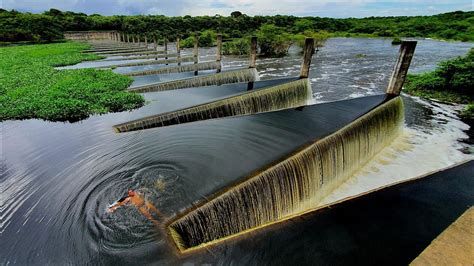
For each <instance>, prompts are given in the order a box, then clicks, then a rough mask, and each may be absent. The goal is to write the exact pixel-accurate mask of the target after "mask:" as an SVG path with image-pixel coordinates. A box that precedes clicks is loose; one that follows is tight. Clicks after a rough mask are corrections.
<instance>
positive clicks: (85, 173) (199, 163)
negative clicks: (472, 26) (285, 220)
mask: <svg viewBox="0 0 474 266" xmlns="http://www.w3.org/2000/svg"><path fill="white" fill-rule="evenodd" d="M171 47H172V46H171ZM470 47H472V44H469V43H451V42H438V41H432V40H422V41H420V42H419V44H418V46H417V49H416V52H415V57H414V59H413V63H412V67H411V71H412V72H421V71H426V70H430V69H433V68H434V67H435V66H436V64H437V63H438V62H439V61H440V60H444V59H448V58H451V57H454V56H458V55H463V54H465V53H466V52H467V51H468V49H469V48H470ZM397 51H398V47H396V46H391V44H390V40H383V39H330V40H329V41H328V42H327V44H326V47H324V48H322V49H321V51H320V52H319V53H318V54H317V55H316V56H315V58H313V64H314V65H313V67H312V70H311V76H310V79H311V81H312V87H313V96H314V101H315V102H325V101H333V100H340V99H347V98H355V97H359V96H366V95H372V94H377V93H381V92H383V91H384V90H385V88H386V86H387V84H388V78H389V75H390V73H391V70H392V66H393V64H394V62H395V58H396V54H397ZM189 52H190V50H189ZM200 54H201V60H202V61H205V60H213V59H215V52H214V49H202V51H200ZM359 54H363V55H365V56H362V55H359ZM223 63H224V69H229V68H236V67H242V66H246V65H247V64H248V62H247V58H235V57H224V61H223ZM300 63H301V55H299V54H298V51H297V49H294V50H292V54H291V55H290V56H288V57H285V58H278V59H260V60H259V61H258V65H257V68H258V70H259V72H260V74H261V78H262V79H270V78H275V77H288V76H294V75H297V74H298V73H299V66H300ZM134 70H140V69H134ZM210 90H212V88H208V89H204V90H201V91H196V90H186V89H185V90H179V92H178V91H176V92H173V94H171V93H168V94H166V95H167V96H164V95H165V94H163V93H164V92H161V93H150V94H146V98H147V101H148V102H149V104H148V105H146V106H145V107H143V108H141V109H139V110H135V111H132V112H122V113H116V114H107V115H102V116H94V117H91V118H89V119H87V120H84V121H82V122H78V123H74V124H69V123H52V122H44V121H39V120H26V121H7V122H3V123H2V134H1V138H2V140H1V145H2V147H1V149H0V151H1V153H2V154H1V164H0V171H1V177H0V210H1V213H0V234H1V235H0V250H2V252H1V253H0V263H8V262H10V263H15V262H16V263H19V264H25V263H30V264H45V263H56V264H66V263H75V264H85V263H118V264H125V263H140V264H144V263H156V264H160V263H161V264H170V263H179V264H182V263H186V262H197V263H213V264H228V263H231V262H233V263H236V264H241V263H244V262H253V263H258V262H264V261H259V260H260V259H263V258H265V257H268V256H272V255H269V254H273V256H279V255H280V254H282V253H281V252H282V250H281V249H278V248H272V247H277V246H278V247H284V246H288V245H291V243H285V242H284V241H285V239H273V240H272V241H275V243H273V244H271V243H269V244H268V245H266V246H265V248H260V247H259V246H258V245H256V246H251V247H248V248H242V247H238V246H236V245H234V244H233V242H229V243H225V244H223V245H221V246H219V247H215V248H212V249H211V250H210V251H209V252H199V253H195V254H191V255H187V256H184V257H182V256H178V254H177V253H176V249H175V248H174V246H173V244H172V243H171V241H170V239H169V238H168V237H167V236H166V234H165V231H164V230H162V229H156V228H155V227H154V226H153V224H152V223H151V222H148V221H147V220H146V218H144V217H143V216H141V215H140V214H138V212H137V211H136V210H135V209H134V208H133V207H124V208H122V209H120V210H118V211H117V212H116V213H115V214H114V215H104V212H105V209H106V207H107V206H108V204H110V203H112V202H114V201H115V200H117V199H119V198H120V197H122V196H123V195H124V194H125V192H126V190H127V189H128V188H135V189H140V190H141V191H142V193H143V194H145V195H146V196H147V197H148V198H150V200H152V201H153V203H154V204H155V205H156V206H157V207H158V209H160V211H161V212H162V213H164V215H165V216H168V217H170V216H173V215H174V214H176V213H178V212H180V211H182V210H184V209H186V208H188V207H190V206H192V204H193V203H194V202H196V201H198V200H203V199H205V198H206V197H207V196H209V194H211V193H212V192H213V191H216V190H218V189H221V188H223V187H225V186H226V185H228V184H230V183H232V182H235V181H236V179H239V178H242V177H241V176H239V175H238V173H241V172H244V171H245V169H254V168H257V167H258V166H259V165H265V164H268V163H270V162H271V161H272V160H275V159H276V158H275V157H274V154H279V153H284V152H289V151H286V150H285V147H286V146H288V145H290V144H292V145H294V142H295V141H297V140H298V139H301V138H302V137H303V135H301V134H299V133H298V132H291V131H290V130H288V129H285V128H280V129H278V121H267V122H266V123H264V124H261V123H260V124H256V123H255V122H252V121H246V120H238V121H240V122H236V121H237V120H227V122H225V121H224V120H222V121H205V122H202V123H201V122H200V123H191V124H189V125H186V130H182V127H180V126H178V127H169V128H162V129H151V130H145V131H139V132H133V133H126V134H115V133H114V132H113V130H112V126H113V125H114V124H118V123H121V122H125V121H129V120H132V119H137V118H140V117H144V116H146V115H151V114H154V113H156V111H157V110H163V109H165V110H171V109H174V108H181V107H184V106H187V105H190V104H198V103H202V102H204V101H206V99H207V96H208V95H207V94H206V93H204V96H203V95H201V92H203V91H210ZM213 94H214V93H209V95H213ZM170 99H179V100H174V101H170ZM404 101H405V106H406V128H405V130H404V133H403V135H402V136H401V137H400V138H399V139H398V140H396V141H395V142H396V143H395V145H393V147H389V148H387V149H385V150H384V151H382V153H381V154H380V155H379V156H377V158H376V159H375V160H374V161H373V162H371V163H369V165H367V166H366V167H365V168H364V169H363V170H362V171H360V172H359V173H358V174H356V176H354V178H352V179H350V180H349V181H348V182H347V183H345V184H343V185H342V186H341V188H340V189H337V190H336V191H335V192H334V193H333V194H332V195H330V196H329V197H328V198H327V199H325V202H326V203H327V202H331V201H332V200H337V199H340V198H344V197H346V196H348V195H352V194H354V193H359V192H361V191H365V190H367V189H371V188H373V187H376V186H380V185H386V184H388V183H390V182H396V181H397V180H400V179H405V178H410V177H412V176H415V175H418V174H420V173H425V172H426V171H431V170H434V169H438V168H441V167H444V166H447V165H449V164H452V163H454V162H458V161H461V160H465V159H467V158H472V156H471V155H466V154H463V153H462V152H461V151H460V150H461V149H463V148H464V144H463V143H461V142H459V140H460V139H462V138H465V137H467V136H466V135H465V134H464V133H463V130H467V128H468V126H467V125H465V124H464V123H462V122H461V121H459V120H458V119H457V117H456V116H455V113H454V111H453V107H451V106H448V105H442V104H436V103H429V102H426V101H423V100H420V99H417V98H412V97H408V96H406V97H404ZM163 106H164V107H163ZM167 108H169V109H167ZM257 128H258V129H259V130H258V131H257V130H256V129H257ZM265 128H266V129H267V130H265ZM272 129H278V134H277V132H276V131H274V130H272ZM289 139H292V140H293V141H291V142H288V140H289ZM234 140H235V142H233V141H234ZM222 143H233V144H231V145H228V146H226V147H222ZM216 151H219V153H218V154H216ZM252 158H259V159H258V160H252ZM394 158H396V160H394ZM230 159H232V160H230ZM390 161H392V162H390ZM210 168H212V169H213V171H210V170H209V169H210ZM157 183H158V184H164V189H163V186H161V185H160V186H157V185H156V184H157ZM160 188H161V189H160ZM323 203H324V202H323ZM160 221H162V220H160ZM280 230H285V226H281V227H280ZM286 234H287V235H288V236H291V234H292V232H291V230H286ZM252 237H255V238H256V239H257V240H258V234H257V235H254V236H252ZM303 240H304V239H303ZM304 241H305V243H306V244H305V245H308V247H307V248H311V247H310V245H311V241H310V240H309V239H306V240H304ZM283 243H284V244H283ZM236 254H238V255H236ZM284 254H285V256H289V257H287V259H288V260H290V259H291V257H292V256H293V258H294V260H297V259H298V256H299V254H298V253H297V252H294V253H284ZM231 255H232V256H231Z"/></svg>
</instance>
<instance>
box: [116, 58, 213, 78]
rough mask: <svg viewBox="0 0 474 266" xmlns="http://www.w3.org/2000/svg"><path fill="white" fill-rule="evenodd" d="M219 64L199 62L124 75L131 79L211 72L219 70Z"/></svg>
mask: <svg viewBox="0 0 474 266" xmlns="http://www.w3.org/2000/svg"><path fill="white" fill-rule="evenodd" d="M120 60H122V59H120ZM220 64H221V63H220V62H216V61H210V62H201V63H197V64H186V65H181V66H170V67H163V68H159V69H151V70H143V71H134V72H129V73H125V75H126V76H130V77H133V76H146V75H155V74H168V73H179V72H191V71H202V70H212V69H217V68H219V66H220Z"/></svg>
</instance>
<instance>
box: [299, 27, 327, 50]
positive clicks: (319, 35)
mask: <svg viewBox="0 0 474 266" xmlns="http://www.w3.org/2000/svg"><path fill="white" fill-rule="evenodd" d="M330 36H331V35H330V33H329V32H327V31H324V30H322V31H318V32H314V31H312V30H306V31H304V32H303V34H297V35H295V39H296V43H297V44H298V46H299V47H301V48H303V47H304V43H305V39H306V38H313V39H314V49H315V50H316V51H318V50H319V48H321V47H323V46H324V43H326V40H327V39H329V37H330Z"/></svg>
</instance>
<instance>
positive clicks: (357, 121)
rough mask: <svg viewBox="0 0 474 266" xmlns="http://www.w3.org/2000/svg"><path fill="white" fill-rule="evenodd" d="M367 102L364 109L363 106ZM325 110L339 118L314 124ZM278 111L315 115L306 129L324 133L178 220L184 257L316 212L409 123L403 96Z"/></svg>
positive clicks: (174, 229)
mask: <svg viewBox="0 0 474 266" xmlns="http://www.w3.org/2000/svg"><path fill="white" fill-rule="evenodd" d="M361 104H362V105H363V106H364V108H360V107H361ZM342 106H344V107H342ZM339 108H341V109H339ZM321 111H322V112H324V113H326V112H328V111H332V112H334V113H335V114H336V117H334V116H332V118H333V119H332V120H331V122H330V123H329V124H325V123H321V122H318V121H314V120H315V118H316V117H318V118H322V117H324V115H325V114H321V113H320V112H321ZM279 112H282V113H288V112H300V116H299V118H300V119H307V118H308V116H310V117H312V119H311V120H312V121H311V122H310V120H307V123H308V124H309V123H315V124H318V125H319V127H320V129H319V130H316V131H311V132H307V134H308V135H310V136H311V138H309V139H312V141H310V142H309V144H307V145H304V146H301V147H298V148H296V149H295V150H294V151H293V152H292V153H291V154H289V155H288V156H285V157H283V158H281V159H280V160H278V161H276V162H275V163H272V164H270V165H268V166H267V167H265V168H264V169H260V170H258V171H256V170H253V171H252V172H255V173H256V174H253V175H250V176H248V177H247V178H244V180H243V181H241V182H240V183H238V184H236V185H234V186H231V187H229V188H228V189H225V190H224V191H221V192H219V193H217V194H216V195H215V196H213V197H211V198H212V199H211V200H209V201H207V202H203V203H201V204H198V207H196V208H193V209H191V210H189V211H187V212H185V213H184V214H182V215H179V216H178V217H177V218H175V219H173V220H172V221H171V222H170V224H169V225H168V230H169V234H170V236H171V237H172V239H173V240H174V241H175V243H176V246H177V248H178V249H179V250H180V251H181V252H189V251H191V250H195V249H199V248H202V247H205V246H207V245H210V244H215V243H218V242H220V241H223V240H226V239H229V238H233V237H235V236H238V235H241V234H243V233H248V232H250V231H253V230H255V229H258V228H262V227H265V226H267V225H270V224H272V223H275V222H280V221H283V220H286V219H288V218H291V217H293V216H294V215H296V214H298V213H300V212H304V211H307V210H308V209H311V208H314V207H315V206H316V204H317V203H318V202H319V201H320V200H321V199H322V198H323V197H324V196H326V195H328V193H329V192H330V191H332V190H333V189H334V188H336V187H337V186H338V185H339V184H341V183H342V182H343V181H345V180H346V179H347V178H348V177H349V176H350V175H351V174H352V173H353V172H354V171H355V170H357V169H358V168H359V167H360V166H361V165H363V164H365V163H366V162H367V161H368V160H370V158H371V157H372V156H374V155H375V154H376V153H377V152H378V151H379V150H381V149H382V148H383V147H385V146H386V145H388V144H389V143H390V142H391V141H392V140H393V139H394V138H395V137H396V136H398V134H399V132H400V130H401V128H402V125H403V121H404V119H403V117H404V113H403V103H402V100H401V98H400V97H395V98H392V99H389V100H385V96H377V97H366V98H363V99H359V100H358V101H357V100H348V101H340V102H334V103H328V104H320V105H314V106H307V107H305V108H303V110H301V111H298V110H295V111H292V110H284V111H278V112H273V113H279ZM303 114H305V115H303ZM262 115H264V114H262ZM298 123H304V122H303V121H299V122H298ZM336 125H338V126H336ZM308 129H309V128H308ZM312 129H313V130H314V128H312ZM263 195H265V196H263Z"/></svg>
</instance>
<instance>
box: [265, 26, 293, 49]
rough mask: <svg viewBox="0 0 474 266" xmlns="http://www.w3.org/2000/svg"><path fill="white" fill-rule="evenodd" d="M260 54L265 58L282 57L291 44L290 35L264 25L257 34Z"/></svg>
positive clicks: (282, 30)
mask: <svg viewBox="0 0 474 266" xmlns="http://www.w3.org/2000/svg"><path fill="white" fill-rule="evenodd" d="M257 38H258V44H259V46H260V52H261V53H262V54H263V55H265V56H270V55H276V56H283V55H286V54H288V49H289V48H290V46H291V44H292V43H293V41H292V38H291V35H290V34H288V33H286V32H284V29H283V28H281V27H277V26H275V25H273V24H265V25H262V26H261V27H260V29H259V30H258V32H257Z"/></svg>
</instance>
